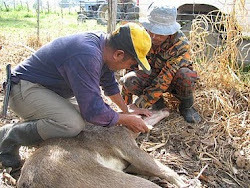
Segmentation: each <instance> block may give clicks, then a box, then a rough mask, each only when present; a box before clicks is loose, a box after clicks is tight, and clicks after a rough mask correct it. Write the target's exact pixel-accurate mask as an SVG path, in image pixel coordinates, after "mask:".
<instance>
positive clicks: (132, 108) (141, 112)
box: [128, 104, 152, 117]
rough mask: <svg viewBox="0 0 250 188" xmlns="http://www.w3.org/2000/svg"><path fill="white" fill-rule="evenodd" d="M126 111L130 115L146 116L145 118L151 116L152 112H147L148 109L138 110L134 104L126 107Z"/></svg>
mask: <svg viewBox="0 0 250 188" xmlns="http://www.w3.org/2000/svg"><path fill="white" fill-rule="evenodd" d="M128 110H129V112H130V113H132V114H137V115H144V116H147V117H149V116H151V115H152V112H151V111H149V110H148V109H144V108H138V107H137V106H136V105H135V104H130V105H128Z"/></svg>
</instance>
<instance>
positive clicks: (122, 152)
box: [17, 126, 185, 188]
mask: <svg viewBox="0 0 250 188" xmlns="http://www.w3.org/2000/svg"><path fill="white" fill-rule="evenodd" d="M134 137H135V135H134V134H133V133H132V132H131V131H129V130H128V129H126V128H125V127H111V128H104V127H99V126H90V127H88V128H87V129H86V130H85V131H83V132H82V133H80V134H79V135H78V136H77V137H75V138H68V139H52V140H49V141H46V142H45V143H44V144H43V146H42V147H41V148H40V149H38V150H37V151H36V152H35V153H34V154H33V155H32V156H31V157H30V158H29V159H28V160H27V161H26V162H25V164H24V166H23V168H22V172H21V176H20V179H19V181H18V185H17V187H18V188H50V187H51V188H52V187H53V188H61V187H67V188H71V187H72V188H78V187H79V188H80V187H81V188H83V187H84V188H97V187H98V188H99V187H103V188H104V187H105V188H117V187H123V188H126V187H129V188H138V187H147V188H148V187H152V188H154V187H155V188H156V187H159V186H158V185H156V184H154V183H152V182H150V181H148V180H146V179H143V178H140V177H137V176H134V175H131V174H127V173H125V172H124V171H127V172H130V173H138V174H142V175H147V176H158V177H160V178H164V179H166V180H168V181H169V182H171V183H174V184H176V185H177V186H179V187H181V186H185V183H184V182H183V181H182V180H181V179H180V177H179V176H178V175H177V173H175V172H174V171H173V170H171V169H170V168H168V167H167V166H165V165H163V164H161V163H160V162H158V161H156V160H154V159H153V158H152V157H150V156H149V155H148V154H147V153H146V152H144V151H142V150H141V149H140V148H139V147H138V146H137V144H136V142H135V139H134ZM112 161H113V162H112ZM114 161H115V162H116V165H113V164H114ZM111 164H112V165H111Z"/></svg>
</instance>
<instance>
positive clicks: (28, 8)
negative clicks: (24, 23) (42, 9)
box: [26, 1, 30, 12]
mask: <svg viewBox="0 0 250 188" xmlns="http://www.w3.org/2000/svg"><path fill="white" fill-rule="evenodd" d="M26 5H27V10H28V12H29V11H30V7H29V3H28V1H26Z"/></svg>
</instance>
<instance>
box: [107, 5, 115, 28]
mask: <svg viewBox="0 0 250 188" xmlns="http://www.w3.org/2000/svg"><path fill="white" fill-rule="evenodd" d="M108 7H109V9H108V28H107V32H108V33H111V32H112V31H114V30H115V27H116V13H117V0H108Z"/></svg>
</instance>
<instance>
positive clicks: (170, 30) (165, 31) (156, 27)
mask: <svg viewBox="0 0 250 188" xmlns="http://www.w3.org/2000/svg"><path fill="white" fill-rule="evenodd" d="M140 23H141V24H142V26H143V27H144V28H145V29H146V30H148V31H150V32H152V33H155V34H157V35H173V34H174V33H176V32H177V31H179V30H180V29H181V26H180V24H179V23H178V22H175V23H174V24H171V25H163V24H156V23H152V22H150V21H149V20H147V19H142V20H140Z"/></svg>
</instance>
